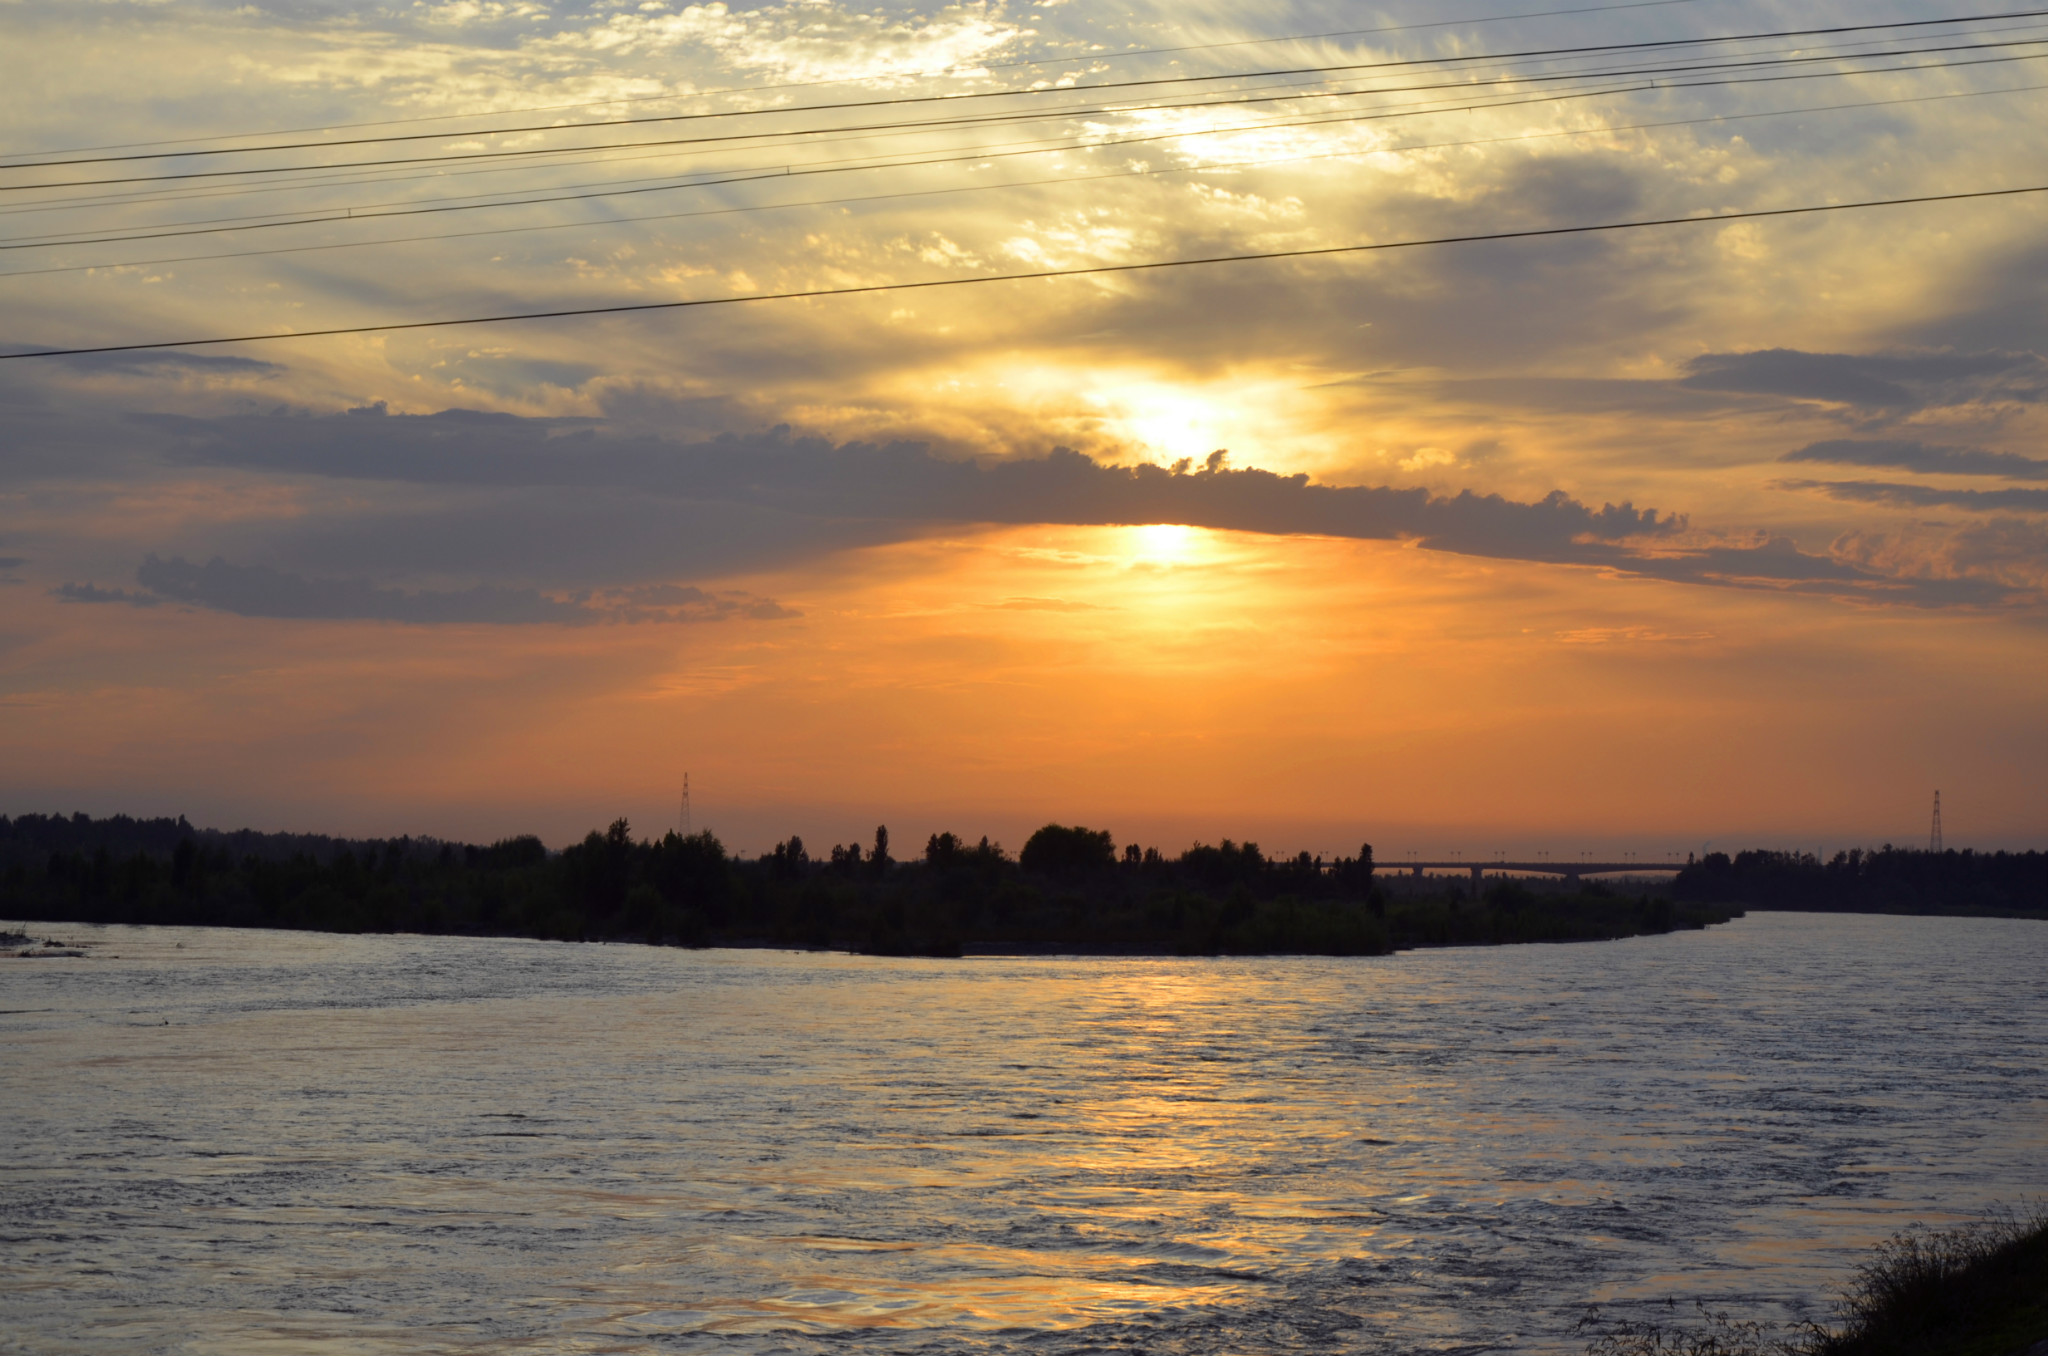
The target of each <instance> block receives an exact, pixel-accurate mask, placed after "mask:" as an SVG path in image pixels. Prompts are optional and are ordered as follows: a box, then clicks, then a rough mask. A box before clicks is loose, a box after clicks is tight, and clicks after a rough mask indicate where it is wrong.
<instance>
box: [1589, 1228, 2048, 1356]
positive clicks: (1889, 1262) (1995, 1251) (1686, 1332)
mask: <svg viewBox="0 0 2048 1356" xmlns="http://www.w3.org/2000/svg"><path fill="white" fill-rule="evenodd" d="M1673 1307H1674V1308H1675V1306H1673ZM1694 1308H1695V1310H1696V1311H1697V1316H1696V1320H1695V1321H1694V1322H1691V1323H1682V1322H1676V1321H1674V1322H1666V1323H1657V1322H1646V1321H1642V1320H1635V1319H1613V1318H1609V1317H1607V1316H1605V1315H1603V1314H1602V1313H1601V1312H1600V1311H1599V1310H1598V1309H1594V1310H1592V1311H1591V1312H1589V1313H1588V1314H1587V1315H1586V1317H1585V1318H1584V1319H1583V1320H1581V1322H1580V1324H1579V1329H1580V1331H1581V1333H1590V1334H1592V1337H1593V1340H1592V1343H1591V1344H1590V1345H1589V1346H1588V1347H1587V1348H1586V1350H1587V1356H2023V1353H2027V1352H2029V1351H2030V1350H2037V1349H2038V1346H2037V1344H2038V1343H2040V1342H2042V1341H2043V1340H2044V1339H2048V1214H2044V1213H2042V1212H2041V1211H2039V1210H2038V1209H2037V1210H2036V1211H2035V1213H2034V1214H2033V1215H2032V1216H2031V1217H2029V1218H2024V1219H2023V1218H2020V1217H2018V1216H2016V1215H2014V1214H2012V1213H2011V1212H2009V1211H2005V1210H1995V1211H1993V1212H1992V1213H1991V1215H1990V1216H1989V1218H1987V1219H1985V1220H1982V1221H1980V1222H1978V1223H1975V1224H1966V1225H1963V1226H1960V1227H1958V1228H1952V1229H1928V1228H1924V1227H1922V1226H1918V1225H1915V1226H1913V1227H1911V1228H1908V1229H1905V1230H1902V1231H1901V1232H1899V1233H1896V1234H1894V1235H1892V1236H1891V1237H1890V1238H1889V1239H1887V1240H1885V1241H1884V1242H1883V1243H1880V1244H1878V1246H1877V1248H1876V1249H1875V1250H1874V1252H1873V1254H1872V1256H1871V1258H1870V1260H1868V1261H1867V1262H1865V1263H1864V1264H1863V1265H1862V1266H1860V1267H1858V1268H1857V1269H1856V1274H1855V1277H1854V1278H1853V1279H1852V1280H1851V1281H1850V1282H1849V1283H1848V1285H1847V1286H1845V1287H1844V1288H1843V1291H1842V1294H1841V1297H1840V1299H1839V1300H1838V1302H1837V1303H1836V1305H1835V1322H1834V1323H1833V1324H1826V1323H1815V1322H1807V1323H1801V1324H1793V1325H1791V1326H1789V1327H1787V1326H1781V1325H1779V1324H1776V1323H1771V1322H1767V1321H1763V1320H1758V1319H1746V1318H1738V1317H1735V1316H1732V1315H1730V1314H1727V1313H1724V1312H1717V1311H1715V1310H1712V1309H1709V1308H1708V1307H1707V1306H1706V1305H1704V1304H1699V1303H1696V1304H1695V1305H1694Z"/></svg>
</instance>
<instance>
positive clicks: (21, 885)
mask: <svg viewBox="0 0 2048 1356" xmlns="http://www.w3.org/2000/svg"><path fill="white" fill-rule="evenodd" d="M0 908H4V909H5V911H6V912H8V913H10V914H12V915H15V916H18V917H21V918H36V919H43V920H49V921H86V922H108V923H159V924H200V925H210V926H227V927H268V928H309V929H318V930H324V931H334V932H420V933H457V934H472V935H501V936H525V937H539V938H550V939H556V940H562V941H607V940H609V941H640V942H650V943H656V944H668V945H679V946H711V945H722V946H783V947H802V948H818V949H837V950H847V951H859V952H868V953H873V954H882V955H929V956H957V955H960V954H962V953H964V952H1088V953H1111V954H1116V953H1129V954H1208V955H1213V954H1261V953H1295V954H1323V955H1381V954H1385V953H1387V952H1390V951H1394V950H1398V949H1402V948H1405V947H1413V946H1448V945H1484V944H1493V943H1501V942H1517V941H1578V940H1596V939H1602V938H1611V937H1622V936H1632V935H1636V934H1639V933H1652V932H1668V931H1671V930H1672V929H1674V928H1680V927H1702V926H1705V925H1706V924H1708V923H1712V922H1721V921H1725V920H1726V919H1727V918H1728V917H1730V916H1732V912H1731V911H1730V910H1727V909H1724V908H1717V907H1714V906H1712V905H1703V904H1691V903H1675V902H1674V901H1672V900H1669V899H1663V898H1651V897H1648V896H1641V897H1630V896H1627V895H1622V894H1616V893H1613V892H1611V891H1609V890H1607V889H1605V888H1603V887H1601V886H1598V885H1593V886H1589V887H1588V888H1586V889H1585V890H1582V891H1579V892H1577V893H1575V894H1537V893H1533V892H1531V891H1530V890H1529V889H1527V888H1526V887H1524V886H1521V885H1518V884H1515V883H1513V882H1497V883H1495V884H1494V885H1493V886H1492V887H1491V888H1490V889H1488V890H1487V891H1485V892H1484V893H1483V894H1482V895H1480V896H1479V897H1477V898H1472V897H1469V896H1468V894H1467V892H1466V891H1465V890H1464V889H1463V888H1462V886H1461V884H1459V883H1455V882H1454V883H1452V884H1450V885H1449V886H1448V887H1447V888H1446V889H1445V890H1444V892H1443V893H1441V894H1427V893H1424V894H1411V893H1409V892H1407V891H1403V892H1401V893H1398V894H1394V893H1390V892H1389V891H1388V889H1387V888H1386V886H1385V883H1384V882H1383V881H1381V880H1380V879H1379V878H1378V877H1377V876H1376V874H1375V866H1374V861H1373V855H1372V847H1371V845H1370V844H1365V845H1362V846H1361V847H1360V849H1359V852H1358V854H1357V855H1356V856H1349V857H1341V856H1340V857H1337V858H1334V859H1330V860H1325V859H1323V858H1321V857H1316V856H1312V855H1311V854H1309V853H1306V852H1304V853H1300V854H1297V855H1296V856H1293V857H1270V858H1269V857H1268V856H1266V855H1265V854H1264V853H1263V852H1261V851H1260V849H1259V847H1258V845H1257V844H1256V843H1251V842H1242V843H1240V842H1235V841H1233V840H1230V839H1225V840H1223V841H1222V842H1221V843H1218V844H1213V845H1211V844H1204V843H1197V844H1195V845H1194V846H1192V847H1190V848H1188V849H1187V850H1185V851H1183V852H1181V853H1179V854H1177V855H1174V856H1168V855H1166V854H1164V853H1162V852H1160V851H1159V850H1158V849H1157V848H1151V847H1141V846H1139V845H1138V844H1136V843H1127V844H1124V845H1123V846H1122V847H1121V848H1119V847H1118V845H1117V844H1116V843H1115V841H1114V840H1113V838H1112V836H1111V835H1110V833H1109V832H1107V831H1106V830H1098V829H1089V828H1084V827H1080V826H1072V825H1059V824H1049V825H1046V826H1045V827H1044V828H1041V829H1039V830H1038V831H1037V832H1036V833H1034V834H1032V835H1031V837H1030V839H1029V840H1028V841H1026V843H1025V844H1024V847H1023V849H1022V850H1021V851H1020V852H1018V853H1016V854H1015V855H1014V856H1013V855H1011V854H1010V853H1008V852H1005V851H1004V849H1003V848H1002V846H1001V845H1000V844H994V843H991V842H990V841H989V840H988V839H987V838H982V839H980V840H979V841H978V842H974V843H969V842H968V841H967V840H966V839H964V838H962V837H960V836H958V835H956V834H953V833H937V834H933V835H931V836H930V837H929V838H928V839H927V841H926V842H925V844H924V848H923V851H922V852H921V853H918V854H916V855H914V856H911V857H909V858H907V859H905V860H899V859H898V858H897V856H896V855H895V852H894V850H893V849H892V847H891V844H890V840H889V834H888V830H887V829H886V828H878V829H877V830H876V831H875V834H874V838H873V840H872V841H871V842H867V843H863V842H860V841H854V842H849V843H842V844H833V845H831V846H829V847H828V848H826V849H825V850H824V851H822V852H820V853H819V854H817V855H816V856H813V855H812V853H811V851H810V849H809V848H808V847H807V846H806V844H805V843H804V842H803V840H802V839H801V838H800V837H796V836H791V837H790V838H788V839H785V840H784V841H782V842H780V843H777V844H776V845H775V848H774V850H773V851H772V852H769V853H764V854H762V855H761V856H759V857H755V858H752V859H742V858H737V857H735V856H734V855H733V854H731V853H729V852H728V851H727V850H726V848H725V846H724V844H723V843H721V842H720V841H719V840H718V838H717V837H716V836H715V835H713V834H711V833H709V832H700V833H695V834H690V835H681V834H677V833H673V832H671V833H668V834H665V835H663V836H662V837H660V838H655V839H649V838H635V837H634V835H633V832H632V828H631V826H630V825H629V824H628V823H627V821H625V820H623V819H621V820H618V821H616V822H614V823H613V824H612V825H611V826H610V827H609V828H607V829H604V830H602V831H599V830H592V831H591V832H590V833H589V834H588V835H586V836H585V837H584V839H583V840H582V841H581V842H579V843H576V844H573V845H572V846H570V847H568V848H566V849H564V850H562V851H560V852H550V851H549V850H548V849H547V848H546V847H545V846H544V845H543V844H542V843H541V841H540V840H539V839H538V838H534V837H530V836H529V837H517V838H509V839H505V840H502V841H500V842H497V843H493V844H491V845H490V846H488V847H483V846H477V845H471V844H462V843H452V842H443V841H440V840H436V839H429V838H411V837H406V838H394V839H372V840H348V839H339V838H321V837H317V836H300V835H262V834H251V833H246V832H244V833H242V834H223V833H219V832H216V831H211V830H197V829H193V828H192V827H191V826H190V825H188V824H186V823H185V822H184V821H183V820H182V819H180V820H147V821H143V820H132V819H126V818H124V817H116V818H115V819H111V820H94V819H91V818H89V817H87V816H84V815H74V816H71V817H69V818H65V817H63V816H39V815H24V816H21V817H19V818H16V819H14V820H11V821H10V820H8V819H6V818H4V817H0Z"/></svg>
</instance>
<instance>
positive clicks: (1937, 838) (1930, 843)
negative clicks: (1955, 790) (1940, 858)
mask: <svg viewBox="0 0 2048 1356" xmlns="http://www.w3.org/2000/svg"><path fill="white" fill-rule="evenodd" d="M1927 850H1928V851H1929V852H1939V851H1941V792H1939V791H1937V792H1935V793H1934V827H1933V828H1932V829H1930V830H1929V831H1928V834H1927Z"/></svg>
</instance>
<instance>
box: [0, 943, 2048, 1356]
mask: <svg viewBox="0 0 2048 1356" xmlns="http://www.w3.org/2000/svg"><path fill="white" fill-rule="evenodd" d="M30 930H31V932H33V933H34V934H36V935H38V936H44V935H48V936H54V937H58V938H61V939H64V940H67V941H76V942H82V943H88V944H90V951H91V954H90V955H89V956H88V957H87V958H85V959H70V960H67V959H50V960H16V959H7V960H0V1009H4V1010H5V1012H4V1015H0V1145H4V1150H5V1160H4V1162H0V1350H6V1351H32V1352H36V1353H61V1352H121V1353H140V1352H159V1351H161V1352H181V1353H222V1354H226V1353H237V1354H251V1353H270V1352H275V1353H287V1352H289V1353H319V1352H327V1351H332V1352H349V1353H362V1352H381V1351H391V1352H406V1353H423V1352H464V1353H467V1352H484V1351H490V1352H503V1351H545V1352H583V1351H589V1352H643V1351H644V1352H657V1351H679V1350H687V1351H715V1352H732V1353H756V1352H785V1351H788V1352H812V1351H833V1352H863V1351H876V1352H881V1351H887V1352H904V1351H908V1352H954V1351H962V1352H978V1351H1005V1352H1008V1351H1028V1352H1047V1353H1064V1352H1081V1351H1089V1352H1096V1351H1105V1350H1141V1351H1145V1352H1167V1353H1175V1352H1266V1351H1276V1352H1277V1351H1311V1352H1329V1351H1371V1352H1381V1351H1388V1352H1393V1351H1478V1350H1502V1349H1514V1350H1524V1351H1543V1352H1565V1351H1579V1350H1582V1349H1583V1348H1584V1345H1585V1341H1586V1339H1585V1338H1584V1337H1583V1336H1577V1337H1575V1336H1574V1335H1573V1332H1572V1326H1573V1323H1574V1322H1575V1321H1576V1320H1577V1319H1578V1318H1579V1316H1580V1315H1581V1314H1582V1312H1583V1311H1584V1308H1585V1306H1586V1305H1588V1304H1592V1303H1600V1304H1603V1305H1607V1306H1610V1311H1616V1310H1615V1309H1614V1306H1618V1311H1619V1312H1633V1313H1641V1312H1643V1311H1644V1310H1645V1309H1646V1308H1653V1309H1654V1311H1657V1312H1662V1310H1663V1307H1664V1306H1663V1303H1662V1301H1664V1300H1665V1299H1666V1298H1667V1297H1674V1298H1676V1299H1677V1300H1678V1301H1679V1304H1680V1306H1681V1312H1682V1311H1683V1309H1684V1308H1686V1307H1689V1304H1690V1301H1691V1299H1692V1298H1694V1297H1699V1296H1705V1297H1713V1298H1715V1299H1716V1300H1717V1302H1719V1303H1722V1304H1724V1305H1725V1306H1726V1307H1729V1308H1732V1309H1735V1310H1738V1311H1741V1312H1744V1313H1754V1314H1760V1315H1763V1316H1766V1317H1783V1316H1786V1315H1788V1314H1792V1313H1796V1312H1799V1311H1800V1306H1801V1305H1802V1304H1807V1303H1809V1302H1810V1301H1812V1300H1814V1299H1816V1298H1818V1299H1819V1300H1820V1301H1822V1303H1823V1307H1822V1308H1821V1309H1819V1310H1814V1309H1812V1308H1810V1307H1809V1308H1808V1309H1807V1310H1806V1311H1807V1312H1816V1313H1821V1314H1824V1313H1825V1308H1824V1302H1825V1299H1826V1294H1827V1290H1828V1287H1829V1286H1830V1284H1832V1283H1833V1282H1835V1281H1837V1280H1839V1279H1840V1277H1841V1276H1842V1275H1843V1274H1844V1273H1845V1272H1846V1270H1847V1269H1848V1268H1849V1267H1851V1266H1853V1264H1854V1263H1855V1261H1856V1260H1857V1259H1858V1256H1859V1254H1860V1252H1861V1250H1862V1249H1864V1248H1865V1247H1867V1246H1868V1245H1869V1244H1870V1243H1871V1242H1873V1241H1874V1240H1876V1239H1878V1238H1881V1237H1883V1236H1884V1235H1885V1234H1887V1233H1889V1232H1890V1231H1891V1230H1893V1229H1894V1228H1896V1227H1898V1226H1900V1225H1902V1224H1904V1223H1906V1222H1908V1221H1909V1220H1914V1219H1920V1220H1927V1221H1930V1222H1934V1221H1944V1220H1952V1219H1955V1218H1958V1217H1966V1216H1969V1215H1972V1214H1973V1213H1975V1212H1977V1211H1979V1210H1981V1209H1982V1208H1984V1207H1985V1206H1987V1205H1988V1204H1990V1203H1992V1202H1994V1201H2001V1200H2002V1201H2006V1202H2011V1203H2015V1204H2018V1203H2021V1202H2023V1201H2024V1200H2026V1199H2029V1198H2038V1197H2040V1196H2041V1195H2043V1194H2048V924H2043V923H2033V922H2025V921H2006V920H1988V919H1979V920H1933V919H1917V918H1878V917H1831V916H1821V915H1800V914H1764V915H1755V916H1751V917H1749V918H1747V919H1743V920H1740V921H1738V922H1736V923H1734V924H1731V925H1728V926H1725V927H1720V928H1715V929H1712V930H1710V931H1708V932H1705V933H1687V934H1681V935H1676V936H1669V937H1654V938H1640V939H1635V940H1630V941H1624V942H1608V943H1598V944H1592V945H1578V946H1524V947H1500V948H1489V949H1473V950H1458V951H1438V952H1411V953H1407V954H1403V955H1400V956H1394V957H1385V958H1374V959H1365V960H1331V959H1299V958H1296V959H1257V960H1181V959H1137V960H1130V959H1108V960H1104V959H1078V960H1076V959H1044V958H1029V959H1012V958H988V959H968V960H964V961H924V960H884V959H869V958H862V957H849V956H839V955H805V954H791V953H780V952H760V951H710V952H684V951H674V950H657V949H650V948H642V947H629V946H578V945H562V944H556V943H545V942H526V941H507V940H469V939H449V938H421V937H335V936H325V935H318V934H307V933H261V932H238V931H226V930H212V929H180V928H148V929H144V928H91V927H79V926H74V925H71V924H40V925H31V927H30Z"/></svg>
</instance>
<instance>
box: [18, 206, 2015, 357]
mask: <svg viewBox="0 0 2048 1356" xmlns="http://www.w3.org/2000/svg"><path fill="white" fill-rule="evenodd" d="M2029 193H2048V184H2035V185H2029V186H2025V187H2021V188H1988V189H1978V190H1975V191H1972V192H1967V193H1929V194H1920V195H1917V196H1914V197H1910V198H1874V199H1869V200H1866V201H1863V202H1847V203H1816V204H1812V205H1809V206H1805V207H1773V208H1763V209H1758V210H1754V211H1748V212H1719V213H1715V214H1713V215H1711V216H1699V217H1652V218H1647V219H1644V220H1639V221H1610V222H1601V223H1598V224H1595V225H1588V226H1546V227H1540V228H1537V229H1533V230H1526V231H1489V232H1485V233H1483V234H1476V235H1449V236H1435V237H1431V238H1428V239H1421V240H1389V241H1382V242H1380V243H1377V244H1367V245H1325V246H1320V247H1317V248H1313V249H1293V250H1261V251H1258V252H1256V253H1251V254H1218V255H1209V256H1206V257H1202V258H1194V259H1153V260H1148V261H1146V262H1143V263H1136V264H1093V265H1088V266H1086V267H1082V268H1052V269H1036V270H1033V271H1031V272H1028V273H996V274H984V275H980V276H976V277H966V278H929V279H925V280H923V281H921V282H897V283H869V284H866V285H863V286H859V287H819V288H806V289H803V290H800V291H792V292H769V293H761V294H757V295H754V296H738V297H698V298H694V299H690V300H683V301H642V302H629V303H625V304H620V305H611V306H576V307H567V308H563V309H559V310H552V311H518V312H510V313H505V314H499V315H484V316H463V317H460V318H455V319H448V320H405V321H390V322H386V323H384V324H380V325H338V326H334V327H332V328H329V329H320V330H300V331H297V332H296V333H287V334H238V335H222V336H218V337H213V338H206V339H166V340H157V341H154V342H150V343H140V344H100V345H96V346H93V347H90V348H52V349H36V350H32V351H30V352H27V353H0V362H11V361H15V360H18V359H23V358H75V357H83V356H86V355H90V354H96V353H136V352H141V351H144V350H153V349H172V348H208V347H215V346H218V345H222V344H250V343H258V342H261V341H263V340H269V339H324V338H332V337H334V336H337V335H345V334H389V333H393V332H396V331H399V330H431V329H447V328H450V327H452V326H459V325H500V324H507V323H510V322H512V321H523V320H566V319H572V318H576V317H582V316H598V315H628V314H632V313H635V312H641V311H678V310H686V309H691V308H695V307H702V306H736V305H742V304H746V303H752V302H764V301H800V300H806V299H812V298H820V297H849V296H871V295H876V294H880V293H885V292H915V291H929V290H934V289H937V288H942V287H965V286H971V285H974V284H979V283H1003V282H1032V281H1037V280H1041V279H1049V278H1081V277H1102V276H1107V275H1110V274H1118V273H1148V272H1158V271H1162V270H1165V269H1171V268H1201V267H1207V266H1210V265H1216V264H1248V263H1258V262H1265V261H1270V260H1278V259H1312V258H1328V257H1331V256H1335V255H1345V254H1369V253H1375V252H1379V251H1384V250H1397V249H1417V248H1421V247H1425V246H1433V245H1472V244H1480V243H1484V242H1487V241H1501V240H1537V239H1544V238H1550V237H1558V236H1571V235H1591V234H1594V233H1596V232H1602V231H1633V230H1643V229H1646V228H1649V227H1657V226H1707V225H1713V224H1715V223H1718V222H1728V221H1754V220H1759V219H1762V218H1766V217H1795V216H1810V215H1814V214H1818V213H1824V212H1850V211H1857V210H1860V209H1864V208H1873V207H1907V206H1913V205H1916V204H1926V203H1942V202H1967V201H1971V200H1976V199H1984V198H2010V197H2017V196H2020V195H2022V194H2029Z"/></svg>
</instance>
